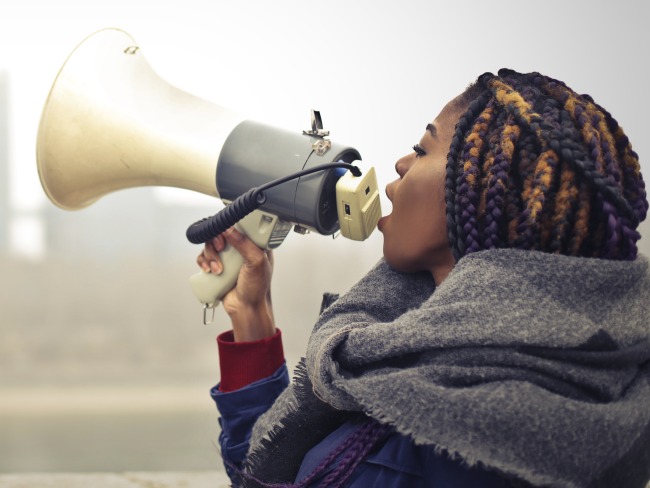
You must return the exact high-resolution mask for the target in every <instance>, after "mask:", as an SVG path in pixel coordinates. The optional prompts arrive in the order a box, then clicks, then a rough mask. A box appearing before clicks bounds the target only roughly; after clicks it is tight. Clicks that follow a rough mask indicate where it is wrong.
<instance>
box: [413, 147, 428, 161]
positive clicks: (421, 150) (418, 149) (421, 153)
mask: <svg viewBox="0 0 650 488" xmlns="http://www.w3.org/2000/svg"><path fill="white" fill-rule="evenodd" d="M413 151H415V156H416V157H418V158H419V157H420V156H426V154H427V152H426V151H425V150H424V148H423V147H422V146H420V145H419V144H416V145H415V146H413Z"/></svg>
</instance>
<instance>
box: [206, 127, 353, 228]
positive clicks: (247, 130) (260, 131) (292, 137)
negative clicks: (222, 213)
mask: <svg viewBox="0 0 650 488" xmlns="http://www.w3.org/2000/svg"><path fill="white" fill-rule="evenodd" d="M319 140H322V139H320V138H318V137H314V136H310V135H305V134H296V133H294V132H289V131H286V130H283V129H278V128H277V127H272V126H269V125H265V124H261V123H259V122H254V121H245V122H242V123H240V124H239V125H237V126H236V127H235V128H234V129H233V130H232V132H231V133H230V135H229V136H228V137H227V139H226V142H225V143H224V145H223V148H222V149H221V154H220V155H219V161H218V164H217V171H216V184H217V192H218V194H219V196H220V197H221V198H222V199H223V200H228V201H232V200H234V199H235V198H237V197H238V196H240V195H241V194H243V193H245V192H246V191H248V190H250V189H251V188H254V187H257V186H260V185H263V184H265V183H268V182H270V181H272V180H275V179H277V178H281V177H284V176H287V175H290V174H292V173H295V172H297V171H301V170H303V169H308V168H312V167H314V166H318V165H321V164H326V163H332V162H344V163H352V162H353V161H356V160H360V159H361V156H360V154H359V152H358V151H357V150H356V149H354V148H352V147H349V146H345V145H340V144H336V143H334V142H332V143H331V148H330V149H329V150H328V151H327V152H326V153H325V154H322V155H319V154H318V153H317V151H315V150H314V149H313V148H312V146H313V144H314V143H315V142H318V141H319ZM343 173H345V169H340V168H334V169H330V170H325V171H320V172H317V173H313V174H310V175H307V176H302V177H300V178H296V179H294V180H291V181H287V182H285V183H282V184H281V185H279V186H277V187H274V188H271V189H269V190H268V191H267V192H265V193H266V197H267V200H266V203H264V205H262V206H261V207H260V208H261V209H263V210H265V211H267V212H269V213H272V214H274V215H277V216H278V217H280V219H282V220H286V221H289V222H293V223H296V224H300V225H301V226H304V227H307V228H309V229H312V230H315V231H316V232H318V233H320V234H323V235H330V234H333V233H334V232H336V231H337V230H338V228H339V224H338V214H337V209H336V182H337V181H338V179H339V178H340V177H341V175H342V174H343Z"/></svg>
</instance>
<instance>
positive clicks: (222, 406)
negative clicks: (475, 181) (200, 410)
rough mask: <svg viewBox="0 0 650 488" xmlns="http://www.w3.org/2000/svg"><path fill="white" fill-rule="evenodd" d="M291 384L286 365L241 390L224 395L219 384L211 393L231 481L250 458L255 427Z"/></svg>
mask: <svg viewBox="0 0 650 488" xmlns="http://www.w3.org/2000/svg"><path fill="white" fill-rule="evenodd" d="M288 385H289V373H288V371H287V366H286V364H283V365H282V366H280V367H279V368H278V369H277V370H276V371H275V372H274V373H273V374H272V375H271V376H269V377H267V378H263V379H261V380H259V381H255V382H254V383H251V384H250V385H247V386H245V387H243V388H240V389H238V390H235V391H230V392H225V393H224V392H222V391H220V390H219V385H216V386H215V387H214V388H212V390H210V395H211V396H212V399H213V400H214V401H215V403H216V406H217V410H218V411H219V413H220V417H219V424H220V426H221V434H220V435H219V445H220V446H221V456H222V457H223V462H224V465H225V467H226V472H227V473H228V476H230V477H231V478H232V474H233V469H240V467H241V465H242V462H243V461H244V459H245V458H246V452H247V451H248V443H249V441H250V436H251V431H252V429H253V425H254V424H255V422H256V421H257V419H258V418H259V417H260V415H262V414H263V413H264V412H266V411H267V410H268V409H269V407H270V406H271V405H273V403H274V402H275V400H276V398H277V397H278V396H279V395H280V393H282V391H284V389H285V388H286V387H287V386H288Z"/></svg>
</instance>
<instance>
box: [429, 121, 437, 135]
mask: <svg viewBox="0 0 650 488" xmlns="http://www.w3.org/2000/svg"><path fill="white" fill-rule="evenodd" d="M427 130H428V131H429V133H430V134H431V135H432V136H433V137H436V136H437V135H438V131H436V127H435V126H434V125H433V124H427Z"/></svg>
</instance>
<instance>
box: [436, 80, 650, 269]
mask: <svg viewBox="0 0 650 488" xmlns="http://www.w3.org/2000/svg"><path fill="white" fill-rule="evenodd" d="M461 100H462V103H464V106H466V107H467V109H466V111H465V112H464V113H463V114H462V115H461V117H460V118H459V121H458V123H457V125H456V130H455V134H454V136H453V139H452V143H451V146H450V148H449V155H448V158H447V179H446V187H445V199H446V203H447V224H448V233H449V242H450V245H451V248H452V251H453V253H454V257H455V258H456V259H457V260H458V259H460V257H462V256H464V255H465V254H469V253H472V252H476V251H479V250H482V249H493V248H499V247H514V248H520V249H530V250H539V251H544V252H550V253H557V254H567V255H573V256H586V257H600V258H607V259H628V260H631V259H634V258H635V257H636V253H637V246H636V243H637V241H638V240H639V238H640V234H639V233H638V232H637V230H636V228H637V226H638V224H639V222H641V221H642V220H643V219H645V217H646V214H647V211H648V201H647V199H646V192H645V185H644V182H643V178H642V176H641V172H640V166H639V158H638V155H637V154H636V153H635V152H634V151H633V150H632V147H631V145H630V142H629V140H628V138H627V136H626V135H625V133H624V132H623V130H622V129H621V128H620V126H619V125H618V123H617V122H616V120H615V119H614V118H613V117H612V116H611V114H609V112H607V111H606V110H604V109H603V108H602V107H600V106H599V105H597V104H596V103H595V102H594V101H593V99H592V98H591V97H589V96H588V95H578V94H577V93H576V92H574V91H573V90H571V89H570V88H569V87H568V86H567V85H566V84H564V83H563V82H561V81H559V80H555V79H553V78H549V77H546V76H543V75H541V74H539V73H528V74H521V73H517V72H515V71H512V70H505V69H504V70H500V71H499V74H498V76H494V75H493V74H491V73H486V74H484V75H481V76H480V77H479V79H478V80H477V82H476V83H475V84H473V85H471V87H470V88H469V89H468V90H467V91H466V92H465V94H464V95H463V96H462V97H461Z"/></svg>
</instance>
